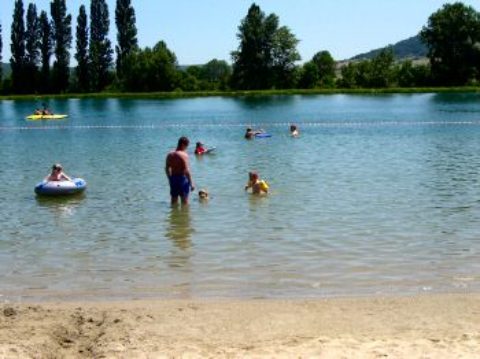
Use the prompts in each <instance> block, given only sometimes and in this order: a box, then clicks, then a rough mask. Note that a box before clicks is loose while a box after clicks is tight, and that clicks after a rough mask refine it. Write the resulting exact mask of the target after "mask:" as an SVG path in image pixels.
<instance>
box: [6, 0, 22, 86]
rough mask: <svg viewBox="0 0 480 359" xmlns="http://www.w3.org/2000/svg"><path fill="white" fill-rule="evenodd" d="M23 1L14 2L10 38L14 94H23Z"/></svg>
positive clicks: (16, 0)
mask: <svg viewBox="0 0 480 359" xmlns="http://www.w3.org/2000/svg"><path fill="white" fill-rule="evenodd" d="M23 16H24V9H23V1H22V0H15V7H14V10H13V21H12V31H11V34H10V37H11V45H10V49H11V53H12V57H11V58H10V66H11V69H12V89H13V91H14V92H15V93H21V92H24V82H25V81H24V80H25V61H26V59H25V23H24V20H23Z"/></svg>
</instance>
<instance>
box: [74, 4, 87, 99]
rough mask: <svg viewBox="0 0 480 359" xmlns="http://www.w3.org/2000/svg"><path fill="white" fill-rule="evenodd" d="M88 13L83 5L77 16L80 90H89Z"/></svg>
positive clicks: (76, 58) (76, 55)
mask: <svg viewBox="0 0 480 359" xmlns="http://www.w3.org/2000/svg"><path fill="white" fill-rule="evenodd" d="M87 21H88V20H87V13H86V11H85V6H84V5H81V6H80V9H79V12H78V16H77V31H76V45H77V52H76V53H75V60H77V67H76V68H75V73H76V75H77V86H76V87H77V88H78V90H79V91H82V92H84V91H88V89H89V80H88V27H87Z"/></svg>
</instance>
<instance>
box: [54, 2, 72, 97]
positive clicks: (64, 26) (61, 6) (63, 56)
mask: <svg viewBox="0 0 480 359" xmlns="http://www.w3.org/2000/svg"><path fill="white" fill-rule="evenodd" d="M50 12H51V15H52V20H53V22H52V25H53V27H52V30H53V31H52V32H53V39H54V42H55V62H54V63H53V74H52V75H53V76H52V77H53V84H52V85H53V86H52V87H53V90H54V91H55V92H65V91H66V90H67V89H68V80H69V76H70V68H69V66H70V46H71V44H72V26H71V24H72V16H71V15H67V6H66V4H65V0H53V1H52V2H51V3H50Z"/></svg>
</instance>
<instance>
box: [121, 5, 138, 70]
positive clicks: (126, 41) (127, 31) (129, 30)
mask: <svg viewBox="0 0 480 359" xmlns="http://www.w3.org/2000/svg"><path fill="white" fill-rule="evenodd" d="M115 23H116V25H117V31H118V32H117V46H115V50H116V53H117V63H116V65H117V76H118V77H119V78H122V76H123V75H122V65H123V62H124V61H125V58H126V57H127V56H128V55H129V54H130V53H131V52H132V51H134V50H136V49H137V48H138V40H137V26H136V24H135V23H136V18H135V9H134V8H133V6H132V5H131V1H130V0H117V6H116V8H115Z"/></svg>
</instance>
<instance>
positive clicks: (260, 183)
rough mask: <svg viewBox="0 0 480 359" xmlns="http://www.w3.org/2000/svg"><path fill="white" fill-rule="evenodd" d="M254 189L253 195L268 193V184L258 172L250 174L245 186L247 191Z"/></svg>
mask: <svg viewBox="0 0 480 359" xmlns="http://www.w3.org/2000/svg"><path fill="white" fill-rule="evenodd" d="M249 188H251V189H252V193H253V194H262V193H268V184H267V182H266V181H264V180H262V179H260V178H259V177H258V173H257V172H248V182H247V185H246V186H245V191H246V190H248V189H249Z"/></svg>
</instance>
